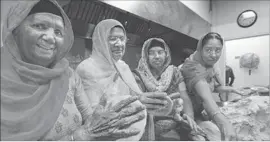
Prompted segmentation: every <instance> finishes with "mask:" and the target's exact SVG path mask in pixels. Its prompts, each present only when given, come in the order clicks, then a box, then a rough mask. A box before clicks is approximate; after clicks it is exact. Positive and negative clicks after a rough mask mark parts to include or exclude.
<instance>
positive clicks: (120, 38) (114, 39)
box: [109, 36, 127, 42]
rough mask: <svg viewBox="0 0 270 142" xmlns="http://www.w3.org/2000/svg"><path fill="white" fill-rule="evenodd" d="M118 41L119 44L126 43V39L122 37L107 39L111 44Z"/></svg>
mask: <svg viewBox="0 0 270 142" xmlns="http://www.w3.org/2000/svg"><path fill="white" fill-rule="evenodd" d="M118 40H120V41H121V42H126V41H127V38H126V37H124V36H110V37H109V41H111V42H116V41H118Z"/></svg>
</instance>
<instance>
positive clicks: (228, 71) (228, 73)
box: [226, 65, 235, 86]
mask: <svg viewBox="0 0 270 142" xmlns="http://www.w3.org/2000/svg"><path fill="white" fill-rule="evenodd" d="M230 78H231V79H230ZM234 79H235V77H234V74H233V70H232V68H231V67H229V66H227V65H226V84H227V85H229V86H232V84H233V82H234Z"/></svg>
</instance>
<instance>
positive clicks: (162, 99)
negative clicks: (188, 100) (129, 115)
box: [140, 92, 173, 116]
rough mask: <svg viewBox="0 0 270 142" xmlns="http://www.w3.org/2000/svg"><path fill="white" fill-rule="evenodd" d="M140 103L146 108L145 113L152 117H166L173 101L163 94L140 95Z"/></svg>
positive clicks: (149, 93)
mask: <svg viewBox="0 0 270 142" xmlns="http://www.w3.org/2000/svg"><path fill="white" fill-rule="evenodd" d="M140 101H141V103H142V104H143V105H145V106H146V109H147V112H148V113H150V114H152V115H154V116H167V115H168V114H170V113H171V111H172V107H173V101H172V100H171V99H170V97H169V96H167V93H165V92H146V93H142V94H141V95H140Z"/></svg>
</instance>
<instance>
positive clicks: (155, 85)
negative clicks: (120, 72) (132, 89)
mask: <svg viewBox="0 0 270 142" xmlns="http://www.w3.org/2000/svg"><path fill="white" fill-rule="evenodd" d="M170 64H171V53H170V49H169V47H168V45H167V44H166V43H165V41H164V40H163V39H161V38H150V39H148V40H146V41H145V42H144V44H143V47H142V52H141V59H140V60H139V64H138V67H137V68H136V69H135V70H134V71H133V72H134V76H135V79H136V81H137V83H138V84H139V86H140V88H141V89H142V91H143V92H166V93H167V94H168V96H169V97H170V98H171V100H173V101H174V103H175V104H176V103H179V104H178V105H182V103H183V101H184V108H183V109H184V110H183V111H184V113H185V114H183V117H184V118H185V119H187V122H188V124H189V127H191V129H194V130H196V131H197V129H199V128H198V127H197V125H196V123H195V122H194V121H193V108H192V103H191V101H190V99H189V97H188V95H187V92H186V86H185V83H184V78H183V77H182V75H181V72H180V70H178V68H177V67H175V66H174V65H170ZM180 98H181V99H180ZM182 99H183V100H182ZM177 101H180V102H177ZM143 102H145V101H143ZM176 109H178V110H177V111H179V112H178V113H180V111H182V110H181V108H176ZM179 109H180V110H179ZM174 111H176V110H174ZM177 121H179V120H178V119H177V118H170V117H167V116H166V115H165V116H155V117H154V118H153V120H150V121H149V125H151V123H154V124H155V128H154V129H152V130H149V133H154V134H155V137H156V140H180V137H181V136H180V135H179V130H177V129H178V128H180V129H181V128H183V127H182V126H181V124H180V123H178V122H177ZM182 124H183V123H182ZM149 129H151V128H149ZM181 131H182V132H180V133H182V134H183V132H184V131H185V130H181ZM179 136H180V137H179ZM182 140H183V137H182Z"/></svg>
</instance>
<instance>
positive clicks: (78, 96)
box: [74, 72, 93, 122]
mask: <svg viewBox="0 0 270 142" xmlns="http://www.w3.org/2000/svg"><path fill="white" fill-rule="evenodd" d="M74 74H75V82H76V89H75V91H76V92H74V97H75V103H76V105H77V108H78V110H79V111H80V113H81V114H82V119H83V122H84V121H85V120H86V119H87V118H88V117H89V116H90V115H91V114H92V113H93V109H92V108H91V104H90V101H89V98H88V97H87V96H86V94H85V92H84V87H83V84H82V81H81V78H80V77H79V76H78V74H77V73H75V72H74Z"/></svg>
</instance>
